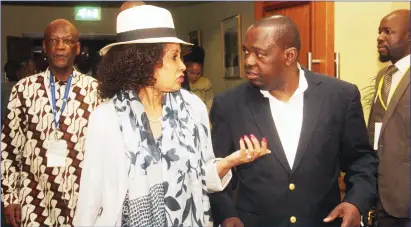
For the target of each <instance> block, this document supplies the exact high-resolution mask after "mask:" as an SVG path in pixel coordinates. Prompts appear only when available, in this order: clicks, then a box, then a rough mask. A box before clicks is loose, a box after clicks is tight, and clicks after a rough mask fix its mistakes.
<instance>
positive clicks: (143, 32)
mask: <svg viewBox="0 0 411 227" xmlns="http://www.w3.org/2000/svg"><path fill="white" fill-rule="evenodd" d="M116 29H117V36H116V42H115V43H112V44H109V45H107V46H105V47H103V48H102V49H101V50H100V55H105V54H106V53H107V52H108V51H109V50H110V48H111V47H113V46H117V45H122V44H132V43H181V44H185V45H193V44H191V43H187V42H184V41H183V40H181V39H178V38H177V35H176V30H175V28H174V22H173V18H172V16H171V13H170V12H169V11H168V10H166V9H163V8H160V7H157V6H151V5H141V6H136V7H132V8H129V9H126V10H124V11H122V12H120V13H119V14H118V16H117V28H116Z"/></svg>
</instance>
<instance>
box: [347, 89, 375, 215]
mask: <svg viewBox="0 0 411 227" xmlns="http://www.w3.org/2000/svg"><path fill="white" fill-rule="evenodd" d="M360 96H361V95H360V92H359V91H358V88H357V87H354V89H353V91H352V92H351V98H350V103H349V105H348V110H347V114H346V120H345V126H344V131H343V139H342V144H341V147H342V149H341V151H342V160H341V161H342V162H341V165H342V170H343V171H344V172H346V175H345V177H344V182H345V184H346V189H347V193H346V196H345V198H344V201H345V202H349V203H351V204H353V205H355V206H356V207H357V208H358V209H359V210H360V212H361V214H363V215H366V214H367V213H368V210H369V209H370V208H371V206H372V204H373V202H374V200H375V198H376V195H377V178H376V174H377V166H378V158H377V156H376V153H375V152H374V150H373V149H372V147H371V145H370V142H369V140H368V133H367V129H366V126H365V121H364V114H363V111H362V106H361V101H360Z"/></svg>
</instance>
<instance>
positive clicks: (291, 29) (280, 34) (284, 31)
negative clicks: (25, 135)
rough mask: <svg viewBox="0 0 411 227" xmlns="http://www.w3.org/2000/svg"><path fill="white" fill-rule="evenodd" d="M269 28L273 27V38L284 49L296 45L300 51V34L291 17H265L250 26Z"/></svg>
mask: <svg viewBox="0 0 411 227" xmlns="http://www.w3.org/2000/svg"><path fill="white" fill-rule="evenodd" d="M253 27H254V28H258V27H262V28H267V29H271V34H272V38H273V39H274V42H276V43H277V45H278V46H279V47H281V48H282V49H287V48H290V47H295V48H296V49H297V50H298V51H300V48H301V41H300V34H299V32H298V29H297V26H296V25H295V23H294V22H293V21H292V20H291V18H289V17H287V16H282V15H274V16H270V17H265V18H263V19H261V20H259V21H257V22H256V23H255V24H254V25H252V26H251V27H250V28H253Z"/></svg>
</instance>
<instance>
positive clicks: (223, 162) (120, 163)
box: [69, 5, 270, 227]
mask: <svg viewBox="0 0 411 227" xmlns="http://www.w3.org/2000/svg"><path fill="white" fill-rule="evenodd" d="M181 44H183V45H189V43H186V42H184V41H182V40H180V39H178V38H176V34H175V30H174V23H173V20H172V17H171V14H170V12H169V11H167V10H165V9H163V8H159V7H155V6H150V5H142V6H137V7H133V8H130V9H127V10H124V11H122V12H121V13H120V14H119V15H118V17H117V42H116V43H113V44H110V45H108V46H106V47H104V48H103V49H102V50H101V51H100V53H101V54H102V55H104V56H103V58H102V61H101V64H100V68H99V70H98V73H97V78H98V79H99V87H98V89H99V94H100V96H101V98H104V99H108V100H107V101H106V102H105V103H103V104H101V105H100V106H99V107H97V109H96V110H95V111H94V112H93V113H92V114H91V116H90V120H89V126H88V132H87V141H86V152H85V157H84V166H83V171H82V177H81V183H80V193H79V199H78V204H77V210H76V215H75V219H74V225H75V226H139V227H146V226H161V227H163V226H212V222H211V218H210V215H211V210H210V203H209V199H208V194H209V193H212V192H215V191H221V190H223V189H224V187H225V186H226V185H227V184H228V182H229V181H230V179H231V171H230V169H231V168H233V167H234V166H236V165H239V164H243V163H247V162H250V161H252V160H254V159H255V158H258V157H260V156H262V155H265V154H267V153H269V152H270V151H268V150H267V144H266V142H265V140H264V139H263V141H262V142H261V146H260V142H259V141H257V139H255V138H253V139H251V140H250V139H248V137H247V139H245V140H243V139H240V138H239V143H240V144H241V145H242V148H243V149H242V150H240V151H238V152H236V153H234V154H233V155H231V156H228V157H226V158H224V159H216V158H215V157H214V153H213V149H212V145H211V138H210V136H211V135H210V129H209V120H208V115H207V109H206V107H205V105H204V103H203V102H202V101H201V100H200V99H199V98H198V97H197V96H195V95H193V94H190V93H189V92H187V91H186V90H183V89H180V88H181V83H182V82H183V76H184V75H183V72H184V70H185V69H186V67H185V65H184V64H183V62H182V61H181V56H180V54H181V49H180V45H181ZM79 114H81V113H79ZM245 144H247V146H246V145H245ZM246 147H247V148H248V150H246ZM69 171H70V170H69Z"/></svg>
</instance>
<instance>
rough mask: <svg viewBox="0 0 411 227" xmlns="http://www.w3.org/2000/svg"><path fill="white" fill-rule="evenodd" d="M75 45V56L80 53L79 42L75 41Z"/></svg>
mask: <svg viewBox="0 0 411 227" xmlns="http://www.w3.org/2000/svg"><path fill="white" fill-rule="evenodd" d="M76 45H77V47H76V56H77V55H79V54H80V45H81V44H80V42H77V44H76Z"/></svg>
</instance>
